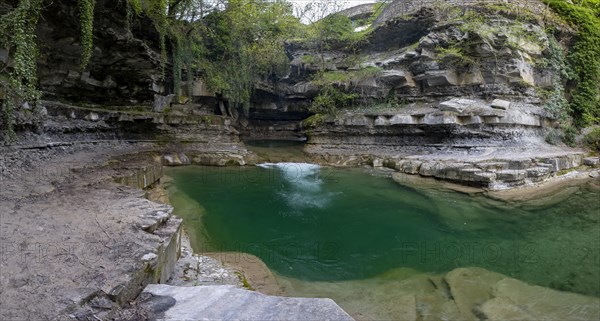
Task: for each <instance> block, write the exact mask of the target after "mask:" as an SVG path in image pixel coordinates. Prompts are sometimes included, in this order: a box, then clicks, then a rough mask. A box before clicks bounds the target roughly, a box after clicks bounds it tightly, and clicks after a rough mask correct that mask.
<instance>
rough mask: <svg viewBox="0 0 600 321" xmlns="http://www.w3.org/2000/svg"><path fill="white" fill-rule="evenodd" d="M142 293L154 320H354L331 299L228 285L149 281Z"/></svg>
mask: <svg viewBox="0 0 600 321" xmlns="http://www.w3.org/2000/svg"><path fill="white" fill-rule="evenodd" d="M144 292H145V293H149V294H152V295H153V296H154V297H155V298H156V300H152V299H150V300H148V301H146V302H145V304H149V305H151V306H150V308H151V309H152V310H154V312H155V313H157V314H158V319H159V320H165V321H167V320H173V321H175V320H223V321H224V320H257V321H258V320H260V321H269V320H273V321H284V320H294V321H303V320H306V321H309V320H310V321H313V320H331V321H333V320H348V321H353V320H354V319H353V318H352V317H350V315H348V314H347V313H346V312H344V310H342V309H341V308H340V307H339V306H338V305H337V304H336V303H335V302H334V301H333V300H331V299H310V298H288V297H278V296H268V295H264V294H261V293H258V292H253V291H248V290H244V289H240V288H237V287H235V286H232V285H215V286H196V287H178V286H170V285H164V284H151V285H148V286H147V287H146V289H145V290H144ZM165 297H166V298H167V300H165ZM168 297H170V298H173V299H174V300H170V299H168ZM152 301H154V302H155V303H156V304H153V303H152ZM165 302H170V303H169V304H165ZM152 305H154V306H152ZM161 314H162V315H161Z"/></svg>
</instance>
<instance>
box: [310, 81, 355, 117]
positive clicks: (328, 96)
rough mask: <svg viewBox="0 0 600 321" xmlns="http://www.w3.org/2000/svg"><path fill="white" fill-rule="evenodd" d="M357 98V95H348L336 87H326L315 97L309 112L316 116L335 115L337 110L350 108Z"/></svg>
mask: <svg viewBox="0 0 600 321" xmlns="http://www.w3.org/2000/svg"><path fill="white" fill-rule="evenodd" d="M356 98H358V94H356V93H349V94H348V93H345V92H343V91H341V90H340V89H338V88H336V87H334V86H326V87H324V88H323V89H321V91H320V92H319V95H318V96H317V97H315V99H314V100H313V102H312V105H311V106H310V107H309V111H310V112H313V113H316V114H335V112H336V111H337V110H339V109H343V108H347V107H349V106H350V105H351V104H352V102H353V101H354V99H356Z"/></svg>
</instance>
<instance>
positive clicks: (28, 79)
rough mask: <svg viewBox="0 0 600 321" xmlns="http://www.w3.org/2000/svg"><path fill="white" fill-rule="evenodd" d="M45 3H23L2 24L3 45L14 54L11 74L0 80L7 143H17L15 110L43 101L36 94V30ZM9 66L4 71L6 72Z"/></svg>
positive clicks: (25, 0) (34, 0) (26, 0)
mask: <svg viewBox="0 0 600 321" xmlns="http://www.w3.org/2000/svg"><path fill="white" fill-rule="evenodd" d="M41 5H42V0H22V1H20V2H19V4H18V6H17V7H16V8H15V9H14V10H13V11H11V12H9V13H7V14H5V15H3V16H2V19H1V20H0V45H2V46H3V47H4V48H7V49H8V50H10V51H13V58H12V66H11V67H12V70H11V71H10V72H9V73H8V75H6V76H4V75H1V76H0V85H1V86H2V90H3V91H4V95H5V99H4V103H3V105H2V109H3V113H2V123H3V124H4V125H5V126H3V127H4V129H5V133H4V136H5V140H9V141H10V140H12V139H14V135H15V133H14V130H13V118H12V117H13V115H12V114H13V109H14V108H15V107H16V106H17V104H19V103H20V102H22V101H29V102H30V103H31V104H33V105H35V103H36V102H37V100H38V99H39V97H40V93H39V92H38V90H37V73H36V58H37V53H38V50H37V45H36V36H35V28H36V26H37V22H38V19H39V17H40V12H41ZM6 68H8V66H6V67H5V69H6Z"/></svg>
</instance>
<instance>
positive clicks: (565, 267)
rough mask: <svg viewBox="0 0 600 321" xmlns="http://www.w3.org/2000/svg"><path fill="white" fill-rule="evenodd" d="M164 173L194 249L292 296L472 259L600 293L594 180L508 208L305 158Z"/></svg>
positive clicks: (599, 214)
mask: <svg viewBox="0 0 600 321" xmlns="http://www.w3.org/2000/svg"><path fill="white" fill-rule="evenodd" d="M168 174H169V175H170V176H172V177H173V178H174V183H175V187H176V189H175V190H174V191H173V192H172V195H171V196H172V201H173V203H174V205H175V208H176V211H177V213H178V214H179V215H181V216H183V217H184V220H185V224H186V226H187V228H188V231H189V232H190V234H191V235H190V236H191V239H192V242H193V244H192V245H193V247H194V248H195V250H196V251H197V252H202V251H240V252H247V253H251V254H254V255H256V256H258V257H260V258H261V259H262V260H263V261H264V262H265V263H266V264H267V265H268V266H269V268H270V269H271V270H272V271H274V272H275V273H276V274H277V275H278V277H279V278H280V279H281V280H284V281H285V282H284V283H289V284H295V285H294V288H296V289H297V291H296V292H297V294H302V295H312V296H328V295H331V294H330V293H328V292H320V291H321V290H323V289H325V288H329V289H331V286H332V284H342V285H344V284H346V285H347V284H354V283H353V282H360V281H361V280H369V281H366V282H363V283H361V285H360V286H365V285H367V286H368V284H375V283H377V281H373V280H378V279H380V280H384V279H386V280H388V279H389V278H390V277H392V278H394V277H402V275H405V274H406V273H409V274H414V273H444V272H447V271H450V270H452V269H454V268H457V267H473V266H475V267H483V268H486V269H488V270H492V271H495V272H499V273H503V274H506V275H509V276H512V277H515V278H518V279H521V280H524V281H526V282H529V283H532V284H537V285H542V286H549V287H553V288H556V289H561V290H568V291H572V292H578V293H582V294H587V295H594V296H600V272H599V270H598V266H599V264H600V225H599V224H600V204H599V198H598V186H597V185H596V184H597V183H590V184H587V185H584V186H580V187H572V188H570V189H565V190H564V191H563V193H561V194H559V195H556V196H554V197H552V198H549V199H546V200H542V201H537V202H532V203H527V204H526V203H522V204H508V203H505V202H500V201H494V200H491V199H489V198H486V197H483V196H469V195H465V194H460V193H456V192H449V191H442V190H431V189H413V188H409V187H404V186H402V185H400V184H397V183H395V182H394V181H392V180H391V179H390V178H386V177H381V175H376V172H373V171H372V170H367V169H336V168H328V167H319V166H318V165H312V164H303V163H277V164H272V163H269V164H262V165H260V166H257V167H238V168H210V167H185V168H176V169H170V170H169V171H168ZM192 203H193V204H194V205H193V206H190V205H189V204H192ZM186 204H187V205H186ZM398 271H401V272H398ZM407 271H410V272H407ZM369 282H371V283H369ZM373 282H374V283H373ZM319 284H327V287H322V286H317V285H319ZM377 284H381V282H379V283H377ZM311 285H314V286H311ZM356 286H358V285H356ZM342 287H343V286H342ZM350 287H352V286H350ZM299 289H302V290H299ZM323 291H324V290H323ZM342 306H343V305H342Z"/></svg>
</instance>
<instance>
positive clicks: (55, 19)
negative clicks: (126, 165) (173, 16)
mask: <svg viewBox="0 0 600 321" xmlns="http://www.w3.org/2000/svg"><path fill="white" fill-rule="evenodd" d="M124 3H125V2H123V1H114V0H98V1H96V9H95V18H94V48H93V53H92V58H91V61H90V63H89V65H88V67H87V68H86V69H85V70H81V67H80V65H81V52H82V47H81V43H80V36H79V30H80V20H79V8H78V6H75V5H73V4H72V3H71V2H70V1H62V0H61V1H53V2H52V3H50V4H49V6H48V7H47V8H45V9H44V11H43V13H42V14H43V17H42V19H41V20H40V21H41V23H40V26H39V28H38V39H39V43H41V44H43V46H41V48H40V53H41V57H40V58H41V59H40V60H39V64H38V78H39V83H40V88H41V90H42V91H43V92H44V96H45V98H46V99H57V100H68V101H71V102H84V103H96V104H113V105H132V104H141V103H144V102H150V101H153V100H154V95H155V94H163V93H164V92H165V85H164V84H165V79H164V76H163V75H162V71H163V69H162V65H161V57H160V49H159V44H158V41H159V36H158V34H157V32H156V31H155V27H154V26H153V24H152V22H150V21H145V20H144V18H136V19H134V20H133V21H132V23H131V30H128V29H127V23H126V21H127V19H126V13H125V7H124ZM166 72H167V73H168V69H166Z"/></svg>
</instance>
